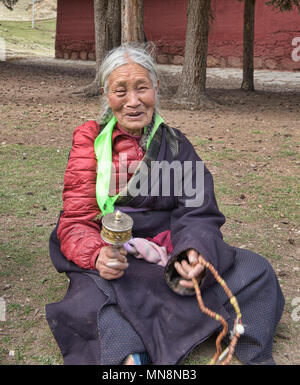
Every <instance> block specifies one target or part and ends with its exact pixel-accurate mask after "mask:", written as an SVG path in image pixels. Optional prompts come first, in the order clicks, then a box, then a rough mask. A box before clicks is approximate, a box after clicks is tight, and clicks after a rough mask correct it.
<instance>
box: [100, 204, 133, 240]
mask: <svg viewBox="0 0 300 385" xmlns="http://www.w3.org/2000/svg"><path fill="white" fill-rule="evenodd" d="M132 227H133V220H132V218H131V217H130V216H129V215H127V214H125V213H122V212H121V211H119V210H118V211H116V212H113V213H110V214H106V215H104V216H103V218H102V230H101V238H102V239H103V240H104V241H105V242H107V243H109V244H111V245H113V246H116V247H120V246H122V245H123V244H124V243H126V242H128V241H129V240H130V239H131V237H132Z"/></svg>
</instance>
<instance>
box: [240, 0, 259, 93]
mask: <svg viewBox="0 0 300 385" xmlns="http://www.w3.org/2000/svg"><path fill="white" fill-rule="evenodd" d="M255 1H256V0H245V3H244V36H243V81H242V85H241V89H243V90H246V91H254V18H255Z"/></svg>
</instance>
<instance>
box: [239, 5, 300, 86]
mask: <svg viewBox="0 0 300 385" xmlns="http://www.w3.org/2000/svg"><path fill="white" fill-rule="evenodd" d="M239 1H241V0H239ZM244 1H245V3H244V41H243V44H244V46H243V81H242V85H241V89H243V90H246V91H254V90H255V89H254V17H255V0H244ZM266 5H272V6H273V7H274V8H275V9H279V10H280V11H281V12H284V11H292V10H294V9H298V11H299V12H300V0H269V1H266Z"/></svg>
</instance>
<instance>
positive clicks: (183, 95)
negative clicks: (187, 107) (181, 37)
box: [176, 0, 210, 104]
mask: <svg viewBox="0 0 300 385" xmlns="http://www.w3.org/2000/svg"><path fill="white" fill-rule="evenodd" d="M209 16H210V0H189V2H188V16H187V31H186V43H185V55H184V63H183V70H182V80H181V83H180V85H179V88H178V91H177V94H176V101H177V102H179V103H185V104H203V103H204V104H205V103H206V102H208V101H209V98H208V97H207V95H206V65H207V64H206V62H207V47H208V31H209Z"/></svg>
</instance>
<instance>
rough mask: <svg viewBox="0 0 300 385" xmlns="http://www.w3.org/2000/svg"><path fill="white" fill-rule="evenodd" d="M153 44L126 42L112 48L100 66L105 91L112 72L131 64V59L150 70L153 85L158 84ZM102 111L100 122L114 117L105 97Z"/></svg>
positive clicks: (101, 81)
mask: <svg viewBox="0 0 300 385" xmlns="http://www.w3.org/2000/svg"><path fill="white" fill-rule="evenodd" d="M153 51H154V49H153V46H152V47H151V45H149V44H148V45H145V44H138V43H126V44H124V45H121V46H120V47H117V48H114V49H112V50H111V51H110V52H109V53H108V54H107V55H106V56H105V58H104V59H103V61H102V63H101V65H100V68H99V71H100V73H99V75H100V86H101V87H103V89H104V93H107V91H108V79H109V76H110V75H111V73H112V72H113V71H114V70H115V69H117V68H118V67H120V66H122V65H125V64H129V63H130V61H133V62H134V63H137V64H139V65H140V66H142V67H144V68H145V69H146V70H147V71H148V72H149V77H150V79H151V81H152V84H153V87H154V88H156V87H157V85H158V80H159V77H158V71H157V67H156V63H155V60H154V58H153ZM101 99H102V100H101V106H102V109H101V110H102V111H101V114H100V118H99V123H100V125H101V124H105V123H107V122H108V121H109V120H110V119H111V117H112V110H111V108H110V107H109V105H108V102H107V100H106V98H105V97H103V96H102V98H101ZM158 106H159V98H158V95H157V97H156V103H155V110H156V111H157V110H158Z"/></svg>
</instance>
